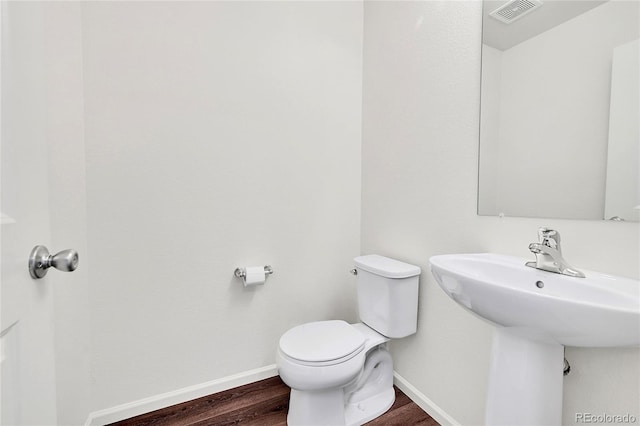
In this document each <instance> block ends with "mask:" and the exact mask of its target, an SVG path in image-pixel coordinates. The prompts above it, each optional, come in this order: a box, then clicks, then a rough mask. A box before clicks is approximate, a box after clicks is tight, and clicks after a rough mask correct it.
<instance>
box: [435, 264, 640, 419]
mask: <svg viewBox="0 0 640 426" xmlns="http://www.w3.org/2000/svg"><path fill="white" fill-rule="evenodd" d="M429 262H430V263H431V272H432V273H433V275H434V277H435V279H436V281H437V282H438V284H439V285H440V287H441V288H442V289H443V290H444V291H445V293H447V294H448V295H449V297H451V298H452V299H453V300H455V301H456V302H457V303H458V304H460V305H461V306H463V307H464V308H466V309H468V310H470V311H471V312H473V313H475V314H477V315H478V316H480V317H481V318H484V319H487V320H489V321H491V322H493V323H494V324H495V325H497V326H498V327H497V329H496V334H495V337H494V342H493V353H492V361H491V371H490V376H489V391H488V397H487V407H486V419H485V424H486V425H491V426H493V425H508V426H516V425H532V426H546V425H560V424H561V422H562V377H563V376H562V371H563V365H564V355H563V354H564V346H581V347H615V346H634V345H638V344H640V281H638V280H632V279H629V278H622V277H615V276H611V275H606V274H600V273H597V272H591V271H586V270H583V272H585V275H586V278H575V277H568V276H565V275H560V274H555V273H552V272H547V271H541V270H538V269H534V268H530V267H527V266H525V262H526V259H520V258H516V257H510V256H503V255H497V254H489V253H482V254H451V255H441V256H433V257H431V259H429Z"/></svg>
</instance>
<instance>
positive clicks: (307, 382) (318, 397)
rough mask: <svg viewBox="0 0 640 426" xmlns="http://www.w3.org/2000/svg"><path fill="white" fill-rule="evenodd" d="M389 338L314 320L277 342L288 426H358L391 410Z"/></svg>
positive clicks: (351, 326)
mask: <svg viewBox="0 0 640 426" xmlns="http://www.w3.org/2000/svg"><path fill="white" fill-rule="evenodd" d="M388 341H389V339H388V338H387V337H385V336H383V335H381V334H379V333H377V332H376V331H375V330H373V329H371V328H369V327H367V326H366V325H365V324H362V323H357V324H348V323H347V322H345V321H318V322H312V323H307V324H302V325H300V326H297V327H294V328H293V329H291V330H289V331H288V332H287V333H285V334H284V335H283V336H282V338H281V339H280V344H279V345H278V353H277V356H276V358H277V359H276V363H277V365H278V373H279V374H280V377H281V378H282V380H283V381H284V382H285V383H286V384H287V385H288V386H289V387H291V399H290V403H289V413H288V416H287V423H288V424H289V425H291V426H296V425H305V426H320V425H326V426H340V425H360V424H363V423H365V422H367V421H369V420H372V419H374V418H376V417H378V416H379V415H380V414H382V413H384V412H385V411H387V410H388V409H389V407H391V405H393V402H394V400H395V392H394V391H393V362H392V360H391V355H390V354H389V352H388V351H387V350H386V345H385V343H386V342H388Z"/></svg>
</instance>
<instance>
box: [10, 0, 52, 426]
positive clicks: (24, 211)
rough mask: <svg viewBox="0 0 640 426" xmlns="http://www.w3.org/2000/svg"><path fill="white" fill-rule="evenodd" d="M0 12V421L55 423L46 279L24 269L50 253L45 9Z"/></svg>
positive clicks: (18, 7)
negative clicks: (44, 248)
mask: <svg viewBox="0 0 640 426" xmlns="http://www.w3.org/2000/svg"><path fill="white" fill-rule="evenodd" d="M1 7H2V12H1V18H2V19H1V23H0V33H1V46H2V47H1V57H2V67H1V69H2V71H1V78H2V86H1V95H2V121H1V124H0V126H1V140H0V142H1V149H0V163H1V164H0V170H1V173H2V180H1V182H0V183H1V188H0V195H1V203H0V210H1V211H2V225H1V229H0V239H1V252H0V257H1V260H2V262H1V266H0V268H1V277H0V279H1V286H0V334H1V337H0V343H1V348H0V350H1V354H0V356H1V358H0V359H1V361H0V362H1V364H0V366H1V368H0V374H1V375H0V381H1V383H2V385H1V388H0V389H1V394H0V402H1V405H0V417H1V424H2V425H7V426H8V425H27V424H29V425H55V424H56V385H55V370H54V333H53V330H54V324H53V297H52V288H51V283H50V276H51V274H48V275H47V276H46V277H44V278H43V279H39V280H34V279H32V278H31V277H30V275H29V272H28V269H27V261H28V257H29V253H30V251H31V249H32V248H33V247H34V246H35V245H38V244H42V245H48V246H49V248H52V247H50V245H49V242H50V241H49V240H50V234H51V233H50V228H49V210H48V203H49V194H48V183H47V174H48V164H47V162H48V160H47V158H48V157H47V151H46V149H47V143H46V124H45V123H46V121H45V117H46V115H45V114H46V112H47V111H46V103H45V100H46V90H45V87H44V84H45V78H44V77H45V76H44V71H43V69H44V67H43V65H44V64H43V59H44V57H43V53H44V46H43V45H44V38H43V25H42V23H43V13H42V12H43V10H42V8H43V6H42V4H41V3H31V4H24V3H23V2H1Z"/></svg>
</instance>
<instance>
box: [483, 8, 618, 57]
mask: <svg viewBox="0 0 640 426" xmlns="http://www.w3.org/2000/svg"><path fill="white" fill-rule="evenodd" d="M509 1H510V0H485V1H484V2H483V14H482V33H483V34H482V37H483V39H482V41H483V43H484V44H487V45H489V46H491V47H494V48H496V49H499V50H507V49H509V48H511V47H513V46H515V45H516V44H519V43H521V42H523V41H525V40H527V39H530V38H531V37H534V36H536V35H538V34H540V33H543V32H545V31H547V30H549V29H551V28H553V27H555V26H557V25H560V24H561V23H563V22H565V21H568V20H570V19H572V18H575V17H576V16H578V15H580V14H582V13H584V12H586V11H588V10H590V9H593V8H595V7H597V6H600V5H601V4H603V3H606V2H607V0H604V1H600V0H542V1H543V4H542V7H539V8H538V9H536V10H534V11H532V12H530V13H529V14H528V15H525V16H523V17H522V18H520V19H518V20H516V21H514V22H512V23H511V24H504V23H502V22H500V21H498V20H496V19H494V18H492V17H490V16H489V13H491V12H493V11H494V10H495V9H497V8H499V7H500V6H502V5H504V4H506V3H509Z"/></svg>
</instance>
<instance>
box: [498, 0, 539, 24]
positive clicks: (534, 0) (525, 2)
mask: <svg viewBox="0 0 640 426" xmlns="http://www.w3.org/2000/svg"><path fill="white" fill-rule="evenodd" d="M540 6H542V2H541V1H540V0H513V1H510V2H508V3H506V4H504V5H502V6H500V7H499V8H497V9H496V10H494V11H493V12H491V13H490V14H489V16H492V17H494V18H496V19H497V20H498V21H500V22H504V23H505V24H510V23H512V22H513V21H515V20H516V19H520V18H522V17H523V16H524V15H526V14H527V13H530V12H533V11H534V10H536V9H537V8H539V7H540Z"/></svg>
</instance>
